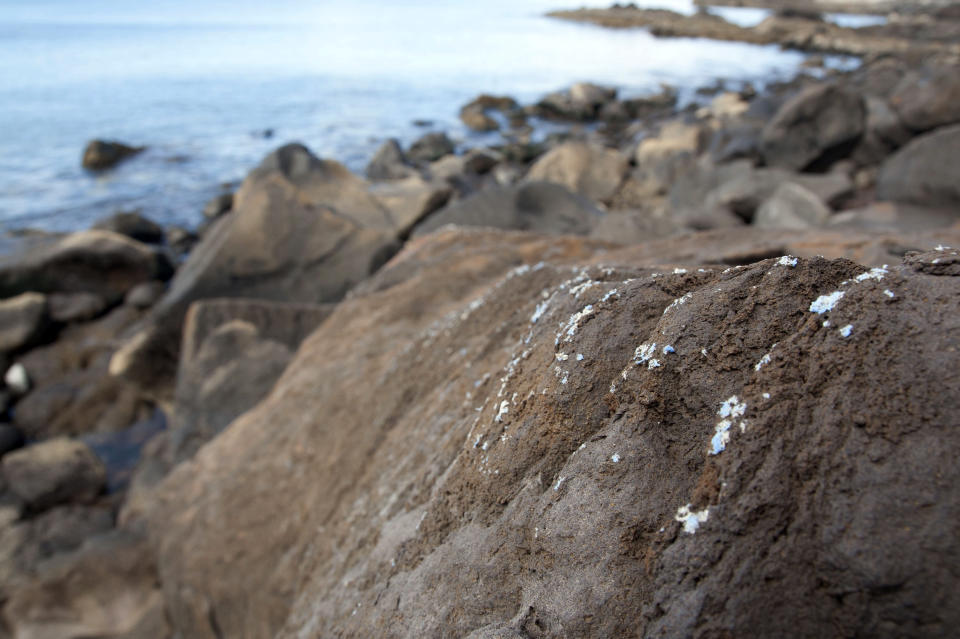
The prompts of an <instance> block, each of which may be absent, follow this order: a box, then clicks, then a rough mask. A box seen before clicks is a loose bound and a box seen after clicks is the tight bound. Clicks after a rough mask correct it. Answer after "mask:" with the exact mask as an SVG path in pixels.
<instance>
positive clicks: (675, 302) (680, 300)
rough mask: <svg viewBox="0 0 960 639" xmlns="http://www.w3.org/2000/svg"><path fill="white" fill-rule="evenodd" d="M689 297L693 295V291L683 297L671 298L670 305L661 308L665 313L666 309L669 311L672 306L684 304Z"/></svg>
mask: <svg viewBox="0 0 960 639" xmlns="http://www.w3.org/2000/svg"><path fill="white" fill-rule="evenodd" d="M691 297H693V293H687V294H686V295H684V296H683V297H678V298H677V299H675V300H673V301H672V302H670V306H668V307H666V308H665V309H663V314H664V315H666V314H667V311H669V310H670V309H672V308H676V307H678V306H683V305H684V304H686V303H687V300H688V299H690V298H691Z"/></svg>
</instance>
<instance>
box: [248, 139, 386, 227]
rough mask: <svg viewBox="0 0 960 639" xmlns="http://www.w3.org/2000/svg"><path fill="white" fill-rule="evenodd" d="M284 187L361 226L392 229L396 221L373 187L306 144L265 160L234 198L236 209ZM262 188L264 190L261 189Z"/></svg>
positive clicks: (278, 151)
mask: <svg viewBox="0 0 960 639" xmlns="http://www.w3.org/2000/svg"><path fill="white" fill-rule="evenodd" d="M272 183H283V184H285V185H286V186H289V187H291V189H292V190H293V191H295V192H296V195H297V197H298V198H299V199H300V200H301V201H302V202H303V204H304V205H308V206H325V207H329V208H331V209H333V210H334V211H335V212H336V213H337V214H339V215H340V216H342V217H345V218H347V219H349V220H351V221H353V222H355V223H357V224H359V225H360V226H364V227H371V228H391V227H392V224H393V223H392V220H391V219H390V214H389V212H388V211H386V210H385V209H384V208H383V207H382V206H380V204H379V203H378V202H377V201H376V199H375V198H374V197H373V196H371V195H370V194H369V193H368V192H367V187H368V186H369V184H368V183H367V182H366V181H365V180H363V179H362V178H360V177H359V176H357V175H354V174H353V173H351V172H350V170H349V169H347V167H345V166H343V165H342V164H340V163H339V162H337V161H335V160H326V159H321V158H318V157H317V156H315V155H314V154H313V153H311V152H310V149H308V148H307V147H305V146H303V145H302V144H287V145H285V146H282V147H280V148H279V149H276V150H275V151H273V152H272V153H270V154H269V155H267V157H265V158H264V159H263V161H262V162H261V163H260V165H259V166H258V167H257V168H255V169H254V170H253V171H251V172H250V174H249V175H248V176H247V178H246V180H244V188H243V192H242V193H241V192H239V191H238V192H237V193H236V194H235V195H234V209H238V208H239V207H240V206H241V203H240V199H241V198H242V197H246V198H248V199H249V198H250V197H251V196H252V195H251V194H252V193H256V192H258V191H261V190H267V188H269V187H268V186H267V185H269V184H272ZM258 184H261V185H263V186H262V187H258V186H257V185H258Z"/></svg>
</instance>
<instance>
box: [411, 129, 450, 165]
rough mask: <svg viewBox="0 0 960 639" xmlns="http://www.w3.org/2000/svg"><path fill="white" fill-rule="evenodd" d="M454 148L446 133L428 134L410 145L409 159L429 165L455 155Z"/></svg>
mask: <svg viewBox="0 0 960 639" xmlns="http://www.w3.org/2000/svg"><path fill="white" fill-rule="evenodd" d="M454 148H455V147H454V144H453V142H452V141H451V140H450V138H448V137H447V134H446V133H427V134H426V135H424V136H423V137H421V138H420V139H418V140H417V141H415V142H414V143H413V144H411V145H410V149H409V150H408V151H407V157H408V158H409V159H410V160H411V161H413V162H421V163H424V164H428V163H430V162H434V161H436V160H439V159H440V158H442V157H443V156H445V155H449V154H451V153H453V151H454Z"/></svg>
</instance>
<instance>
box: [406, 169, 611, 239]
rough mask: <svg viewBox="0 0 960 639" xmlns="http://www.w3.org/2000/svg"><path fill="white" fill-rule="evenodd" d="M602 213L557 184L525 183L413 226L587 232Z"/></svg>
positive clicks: (491, 191)
mask: <svg viewBox="0 0 960 639" xmlns="http://www.w3.org/2000/svg"><path fill="white" fill-rule="evenodd" d="M602 215H603V214H602V213H601V212H600V211H599V210H597V209H596V208H595V207H594V206H593V204H591V203H590V202H589V201H588V200H586V199H585V198H583V197H582V196H578V195H574V194H573V193H570V192H569V191H568V190H567V189H565V188H563V187H562V186H560V185H558V184H553V183H550V182H526V183H524V184H521V185H518V186H511V187H500V188H496V187H492V188H487V189H484V190H482V191H480V192H479V193H476V194H474V195H472V196H470V197H468V198H466V199H463V200H460V201H457V202H454V203H452V204H450V205H449V206H447V207H446V208H443V209H441V210H440V211H437V212H436V213H434V214H433V215H431V216H430V217H428V218H427V219H426V220H424V221H423V222H422V223H420V224H419V225H417V226H416V227H415V228H414V231H413V235H415V236H416V235H423V234H425V233H430V232H432V231H435V230H436V229H438V228H440V227H442V226H445V225H447V224H456V225H458V226H484V227H490V228H499V229H520V230H529V231H538V232H540V233H558V234H577V235H585V234H587V233H589V232H590V229H591V228H592V227H593V224H594V222H595V220H596V219H598V218H600V217H601V216H602Z"/></svg>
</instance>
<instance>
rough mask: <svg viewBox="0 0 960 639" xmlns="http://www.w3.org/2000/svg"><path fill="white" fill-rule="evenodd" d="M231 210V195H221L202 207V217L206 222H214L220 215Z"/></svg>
mask: <svg viewBox="0 0 960 639" xmlns="http://www.w3.org/2000/svg"><path fill="white" fill-rule="evenodd" d="M232 208H233V193H221V194H220V195H217V196H216V197H214V198H213V199H211V200H210V201H209V202H207V203H206V205H204V207H203V217H204V218H206V219H208V220H215V219H217V218H218V217H220V216H221V215H225V214H227V213H229V212H230V209H232Z"/></svg>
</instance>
